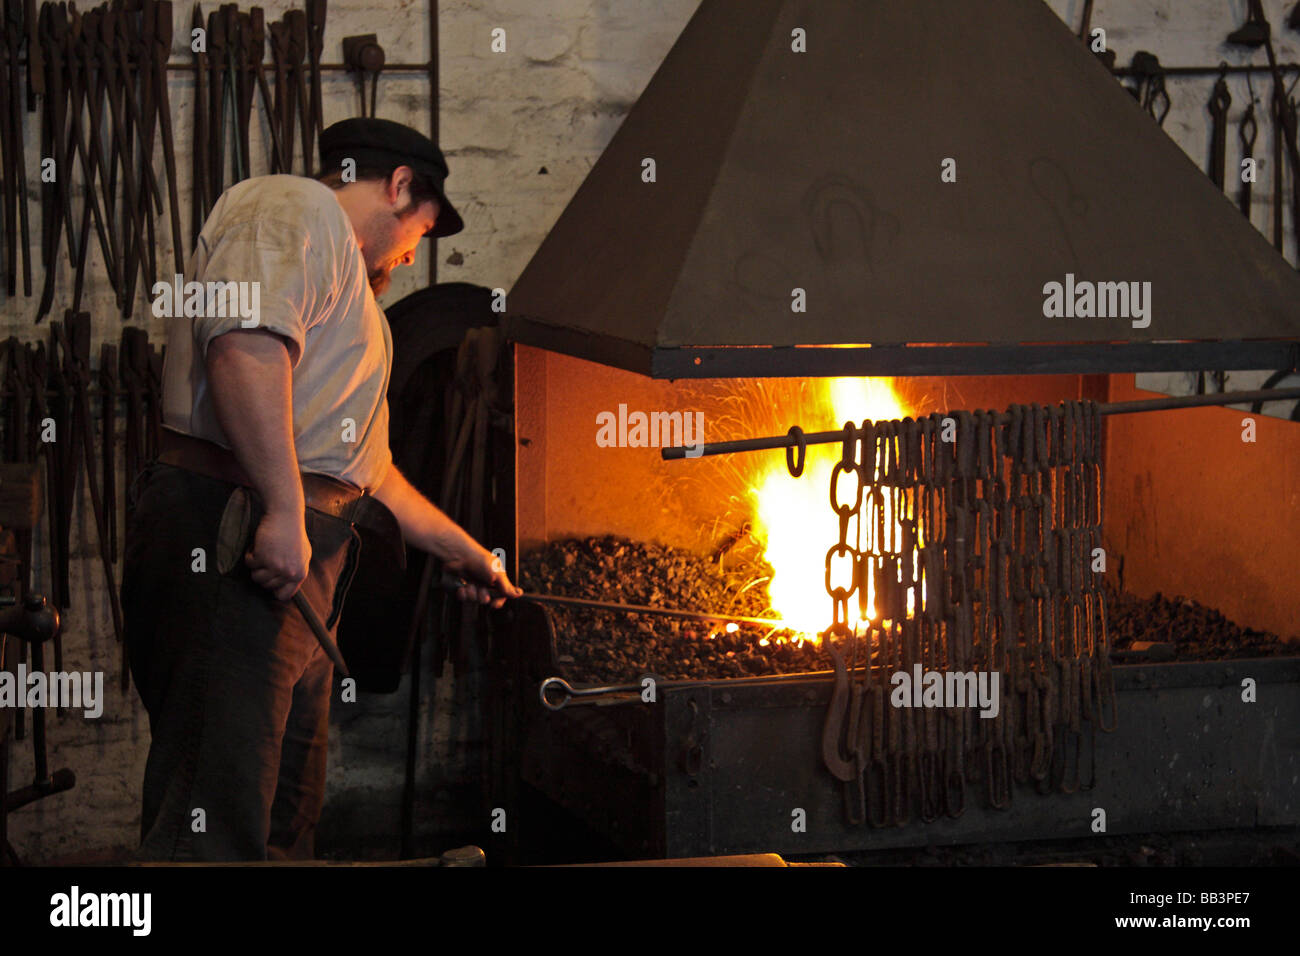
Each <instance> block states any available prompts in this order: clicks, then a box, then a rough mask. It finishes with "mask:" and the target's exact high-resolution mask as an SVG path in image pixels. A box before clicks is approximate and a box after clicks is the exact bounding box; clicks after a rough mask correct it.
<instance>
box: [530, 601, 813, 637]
mask: <svg viewBox="0 0 1300 956" xmlns="http://www.w3.org/2000/svg"><path fill="white" fill-rule="evenodd" d="M519 599H520V600H521V601H536V602H537V603H538V604H559V605H563V606H567V607H581V608H586V609H589V610H593V611H615V612H618V613H622V614H657V615H659V616H661V617H676V618H682V619H684V620H688V621H713V622H716V623H719V624H731V623H736V624H758V625H760V626H762V627H773V628H776V629H777V630H782V631H798V630H800V628H797V627H793V626H791V625H790V624H788V623H786V622H785V621H783V620H780V619H776V618H767V617H742V616H741V615H738V614H706V613H704V612H703V611H678V610H676V609H673V608H663V607H647V606H645V605H642V604H619V603H617V602H614V601H592V600H588V599H587V598H575V597H562V596H560V595H558V594H532V593H530V592H524V593H523V594H521V595H520V596H519Z"/></svg>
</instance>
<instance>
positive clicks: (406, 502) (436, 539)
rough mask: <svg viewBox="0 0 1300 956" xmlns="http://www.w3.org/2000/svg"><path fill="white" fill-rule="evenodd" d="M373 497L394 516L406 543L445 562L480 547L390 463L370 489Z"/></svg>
mask: <svg viewBox="0 0 1300 956" xmlns="http://www.w3.org/2000/svg"><path fill="white" fill-rule="evenodd" d="M374 496H375V497H376V498H377V499H379V500H380V501H381V502H383V504H384V505H385V506H387V508H388V510H389V511H391V512H392V513H393V515H394V516H395V517H396V518H397V523H398V524H399V525H401V526H402V535H403V537H405V538H406V540H407V542H408V543H410V544H412V545H414V546H415V547H417V548H419V549H420V550H421V551H428V552H429V553H430V554H432V555H434V556H435V557H438V558H441V559H443V560H444V561H446V560H451V559H455V558H463V557H466V556H467V555H468V554H469V553H470V552H476V551H481V550H483V549H482V546H481V545H479V544H478V542H476V541H475V540H474V539H473V538H471V537H470V536H469V534H468V533H466V531H465V530H464V529H463V528H461V526H460V525H458V524H456V522H454V521H452V520H451V519H450V518H448V517H447V516H446V515H445V514H444V513H443V512H442V511H441V510H440V509H439V508H438V507H437V506H436V505H435V504H433V502H431V501H430V500H429V499H428V498H426V497H425V496H424V495H422V494H421V493H420V491H419V489H417V488H416V487H415V486H414V485H412V484H411V483H410V482H409V481H407V480H406V476H404V475H403V474H402V473H401V472H400V471H398V470H397V467H396V466H394V465H390V466H389V468H388V474H387V475H386V476H385V478H384V480H383V481H382V482H380V484H379V486H378V487H377V488H376V489H375V490H374Z"/></svg>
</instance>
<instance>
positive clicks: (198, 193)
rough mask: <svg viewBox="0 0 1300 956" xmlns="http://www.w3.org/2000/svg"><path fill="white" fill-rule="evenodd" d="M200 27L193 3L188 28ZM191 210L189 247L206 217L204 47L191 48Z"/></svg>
mask: <svg viewBox="0 0 1300 956" xmlns="http://www.w3.org/2000/svg"><path fill="white" fill-rule="evenodd" d="M202 29H203V10H202V9H201V8H200V5H199V4H197V3H196V4H194V11H193V13H191V15H190V30H191V32H192V31H194V30H202ZM193 152H194V155H193V159H194V163H193V172H192V173H191V175H190V179H191V182H192V183H193V192H192V194H191V195H192V196H193V200H192V201H193V213H194V216H193V218H192V219H191V220H190V249H191V250H193V249H195V248H196V247H197V246H198V242H199V231H200V230H201V229H202V228H203V220H205V219H206V218H207V217H208V210H209V209H211V208H212V206H211V191H210V189H209V187H208V169H209V166H208V54H207V47H206V46H204V47H203V48H202V49H199V50H195V51H194V139H193Z"/></svg>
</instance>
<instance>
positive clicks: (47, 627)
mask: <svg viewBox="0 0 1300 956" xmlns="http://www.w3.org/2000/svg"><path fill="white" fill-rule="evenodd" d="M6 634H12V635H13V636H14V637H16V638H18V639H19V643H20V645H21V646H22V647H24V648H29V649H30V651H31V657H32V669H33V670H34V671H44V670H45V651H44V645H45V643H46V642H48V641H49V640H51V639H52V638H53V639H57V638H58V634H59V613H58V611H57V610H56V609H54V608H52V607H47V606H46V604H45V598H43V597H41V596H40V595H39V594H28V595H27V596H26V597H24V598H23V599H22V602H21V603H20V604H17V605H15V606H14V607H12V608H10V609H9V610H6V611H0V666H12V662H13V658H16V657H18V655H16V654H15V655H8V654H6V645H7V644H8V642H7V641H6V640H5V639H4V638H5V635H6ZM18 713H20V714H21V713H22V711H21V710H20V711H19V712H18ZM0 729H3V730H6V731H7V728H4V724H3V721H0ZM32 750H33V761H32V764H33V770H32V783H31V785H30V786H26V787H22V788H21V789H19V790H14V791H12V792H6V793H0V834H7V817H8V815H9V814H10V813H12V812H13V811H14V810H18V809H21V808H22V807H25V806H27V805H28V804H31V803H35V802H36V801H37V800H40V799H42V798H43V797H48V796H51V795H52V794H56V793H62V792H63V791H65V790H71V789H72V788H73V787H74V786H76V783H77V777H76V774H74V773H73V772H72V771H71V770H69V769H68V768H66V767H65V768H64V769H62V770H56V771H55V772H54V773H53V774H51V773H50V768H49V756H48V753H47V751H46V746H45V708H43V707H35V708H33V709H32ZM0 759H3V758H0ZM5 769H6V773H5V774H0V780H4V779H5V778H6V777H7V769H8V768H7V766H6V768H5ZM3 845H4V853H5V858H6V859H5V862H6V863H10V864H15V865H16V864H18V863H19V862H20V861H19V859H18V854H17V853H16V852H15V851H14V848H13V847H12V846H11V845H10V844H9V842H8V839H7V838H5V839H4V841H3Z"/></svg>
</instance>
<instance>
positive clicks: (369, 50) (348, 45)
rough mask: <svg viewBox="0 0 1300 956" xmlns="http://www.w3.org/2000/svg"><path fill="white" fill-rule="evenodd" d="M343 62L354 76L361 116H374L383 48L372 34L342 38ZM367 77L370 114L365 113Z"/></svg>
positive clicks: (382, 63)
mask: <svg viewBox="0 0 1300 956" xmlns="http://www.w3.org/2000/svg"><path fill="white" fill-rule="evenodd" d="M343 62H344V63H345V64H346V65H347V68H348V72H349V73H352V74H354V77H355V79H356V82H357V93H358V96H359V98H360V105H361V112H360V114H359V115H361V116H371V117H373V116H374V115H375V99H376V97H377V96H378V94H379V74H380V73H382V72H383V69H384V48H383V47H381V46H380V45H379V42H378V37H377V36H376V35H375V34H373V33H367V34H365V35H364V36H355V37H344V38H343ZM367 76H369V77H370V78H371V79H370V82H371V86H370V112H369V113H367V112H366V77H367Z"/></svg>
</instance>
